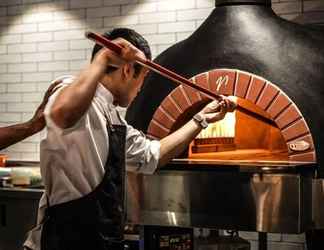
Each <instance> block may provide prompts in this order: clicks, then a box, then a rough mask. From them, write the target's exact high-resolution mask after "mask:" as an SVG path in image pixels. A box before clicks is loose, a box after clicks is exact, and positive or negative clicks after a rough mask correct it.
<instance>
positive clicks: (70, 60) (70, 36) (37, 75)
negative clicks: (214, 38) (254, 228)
mask: <svg viewBox="0 0 324 250" xmlns="http://www.w3.org/2000/svg"><path fill="white" fill-rule="evenodd" d="M272 2H273V9H274V10H275V12H276V13H278V14H279V15H281V16H282V17H283V18H286V19H289V20H293V21H296V22H299V23H313V24H324V1H322V0H304V1H301V0H273V1H272ZM214 4H215V3H214V0H170V1H167V0H91V1H90V0H55V1H54V0H53V1H49V0H0V125H1V126H5V125H9V124H13V123H18V122H23V121H26V120H27V119H29V118H30V117H31V116H32V114H33V112H34V110H35V108H36V107H37V105H38V104H39V102H40V101H41V99H42V96H43V93H44V91H45V90H46V89H47V87H48V86H49V83H50V81H51V80H53V79H54V78H55V77H57V76H59V75H62V74H77V72H78V71H79V70H80V69H82V68H83V67H84V66H85V65H86V64H87V63H88V61H89V58H90V54H91V48H92V46H93V43H92V42H91V41H89V40H86V39H85V38H84V32H85V30H89V29H90V30H94V31H99V32H102V31H105V30H109V29H111V28H113V27H116V26H118V27H120V26H127V27H130V28H133V29H135V30H137V31H138V32H139V33H141V34H143V35H144V36H145V37H146V38H147V40H148V41H149V42H150V45H151V48H152V52H153V56H156V55H158V54H159V53H161V52H162V51H163V50H165V49H166V48H168V47H169V46H171V45H172V44H174V43H176V42H178V41H181V40H183V39H185V38H186V37H188V36H189V35H190V34H191V33H192V32H193V31H194V30H196V29H197V28H198V26H199V25H200V24H201V22H202V21H203V20H205V18H206V17H207V16H208V15H209V13H210V12H211V11H212V10H213V8H214ZM41 134H42V133H40V134H37V135H34V136H32V137H31V138H28V139H26V140H24V141H23V142H21V143H18V144H16V145H14V146H11V147H9V148H8V149H7V150H6V151H5V153H6V154H8V155H9V157H10V158H11V159H22V160H39V140H40V138H41ZM283 241H284V242H283ZM251 242H254V239H253V237H252V239H251ZM291 242H292V243H291ZM253 244H254V243H253ZM254 245H256V244H254ZM254 245H253V249H255V246H254ZM303 248H304V239H303V238H302V240H300V237H299V238H298V240H296V236H293V238H291V237H290V236H285V235H283V236H282V235H280V238H278V239H277V238H275V239H273V240H272V241H271V244H270V249H298V250H299V249H303Z"/></svg>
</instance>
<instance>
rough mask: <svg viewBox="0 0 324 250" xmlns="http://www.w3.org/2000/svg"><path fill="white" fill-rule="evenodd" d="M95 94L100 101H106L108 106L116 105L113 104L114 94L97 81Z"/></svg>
mask: <svg viewBox="0 0 324 250" xmlns="http://www.w3.org/2000/svg"><path fill="white" fill-rule="evenodd" d="M96 96H97V97H98V98H100V99H101V100H102V101H104V102H105V103H107V104H108V105H109V106H110V107H116V106H115V105H114V104H113V102H114V96H113V95H112V93H111V92H110V91H109V90H108V89H106V88H105V87H104V86H103V85H102V84H101V83H98V86H97V91H96Z"/></svg>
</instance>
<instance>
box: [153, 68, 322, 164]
mask: <svg viewBox="0 0 324 250" xmlns="http://www.w3.org/2000/svg"><path fill="white" fill-rule="evenodd" d="M191 80H192V81H193V82H194V83H195V84H197V85H200V86H201V87H204V88H206V89H208V90H210V91H212V92H213V93H216V94H221V95H226V96H234V97H236V98H237V102H238V103H239V105H240V106H242V107H244V108H245V109H247V110H249V111H251V112H253V113H256V114H257V115H258V116H259V117H264V120H272V121H273V124H272V123H271V124H270V123H266V122H264V120H262V119H257V118H256V117H252V116H249V115H248V114H246V113H243V112H240V111H239V110H236V111H235V113H234V115H233V114H232V117H230V119H229V120H232V122H234V123H232V124H230V123H228V121H225V120H226V118H225V119H224V122H225V123H224V124H225V125H224V126H223V127H222V126H220V125H221V124H222V122H223V121H221V122H219V123H216V127H213V125H210V126H209V128H207V129H206V130H203V131H202V133H201V134H200V135H199V136H198V137H196V138H195V139H194V140H193V141H192V142H191V143H190V145H189V147H188V148H187V151H186V152H184V153H183V154H182V155H180V156H178V158H183V159H189V160H197V161H199V160H204V161H215V160H216V161H229V162H231V161H232V162H234V163H235V162H236V163H242V162H249V163H253V162H254V163H257V162H266V163H267V164H274V165H275V164H279V163H280V164H281V165H289V164H290V163H294V162H304V163H316V154H315V149H314V143H313V138H312V134H311V132H310V130H309V128H308V125H307V123H306V121H305V119H304V117H303V115H302V114H301V112H300V111H299V109H298V107H297V105H296V104H295V103H294V102H293V101H292V100H291V99H290V98H289V97H288V96H287V95H286V94H285V93H284V92H283V91H282V90H281V89H279V88H278V87H277V86H276V85H274V84H273V83H271V82H270V81H268V80H266V79H264V78H262V77H260V76H257V75H254V74H251V73H249V72H244V71H240V70H235V69H214V70H211V71H208V72H204V73H201V74H199V75H196V76H194V77H193V78H192V79H191ZM210 101H211V100H210V99H209V98H208V97H207V96H205V95H204V94H202V93H199V92H197V91H195V90H193V89H191V88H190V87H186V86H178V87H177V88H175V89H174V90H173V91H172V92H171V93H170V94H169V95H168V96H167V97H166V98H165V99H164V100H163V102H162V103H161V104H160V106H159V107H158V109H157V110H156V112H155V114H154V116H153V119H152V121H151V123H150V125H149V128H148V136H151V137H153V138H157V139H161V138H163V137H165V136H167V135H168V134H170V133H172V132H173V131H175V130H177V129H178V128H180V127H181V126H183V125H184V124H185V123H186V122H187V121H189V120H190V119H191V118H192V116H193V115H194V114H196V113H197V112H198V111H199V110H201V109H202V108H203V107H204V106H205V105H206V104H207V103H208V102H210ZM258 116H257V117H258ZM234 118H235V119H234ZM217 126H219V127H217ZM210 127H212V128H211V132H210V131H208V130H209V129H210ZM228 129H229V130H228ZM208 133H209V134H208Z"/></svg>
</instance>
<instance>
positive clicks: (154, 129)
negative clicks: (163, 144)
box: [147, 119, 169, 139]
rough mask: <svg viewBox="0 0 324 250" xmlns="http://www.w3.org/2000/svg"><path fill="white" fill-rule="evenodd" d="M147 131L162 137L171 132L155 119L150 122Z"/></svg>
mask: <svg viewBox="0 0 324 250" xmlns="http://www.w3.org/2000/svg"><path fill="white" fill-rule="evenodd" d="M147 133H148V134H150V135H152V136H154V137H156V138H159V139H161V138H163V137H165V136H167V135H168V134H169V130H168V129H166V128H164V127H163V126H162V125H161V124H160V123H159V122H156V121H155V120H154V119H153V120H152V121H151V123H150V126H149V128H148V130H147Z"/></svg>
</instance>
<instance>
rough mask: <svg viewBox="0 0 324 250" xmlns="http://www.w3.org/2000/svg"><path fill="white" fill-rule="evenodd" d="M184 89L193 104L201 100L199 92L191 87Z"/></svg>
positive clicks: (184, 87)
mask: <svg viewBox="0 0 324 250" xmlns="http://www.w3.org/2000/svg"><path fill="white" fill-rule="evenodd" d="M183 89H184V91H185V92H186V94H187V96H188V98H189V100H190V102H191V103H192V104H193V103H196V102H198V101H200V100H201V97H200V94H199V91H197V90H195V89H193V88H191V87H189V86H183Z"/></svg>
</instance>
